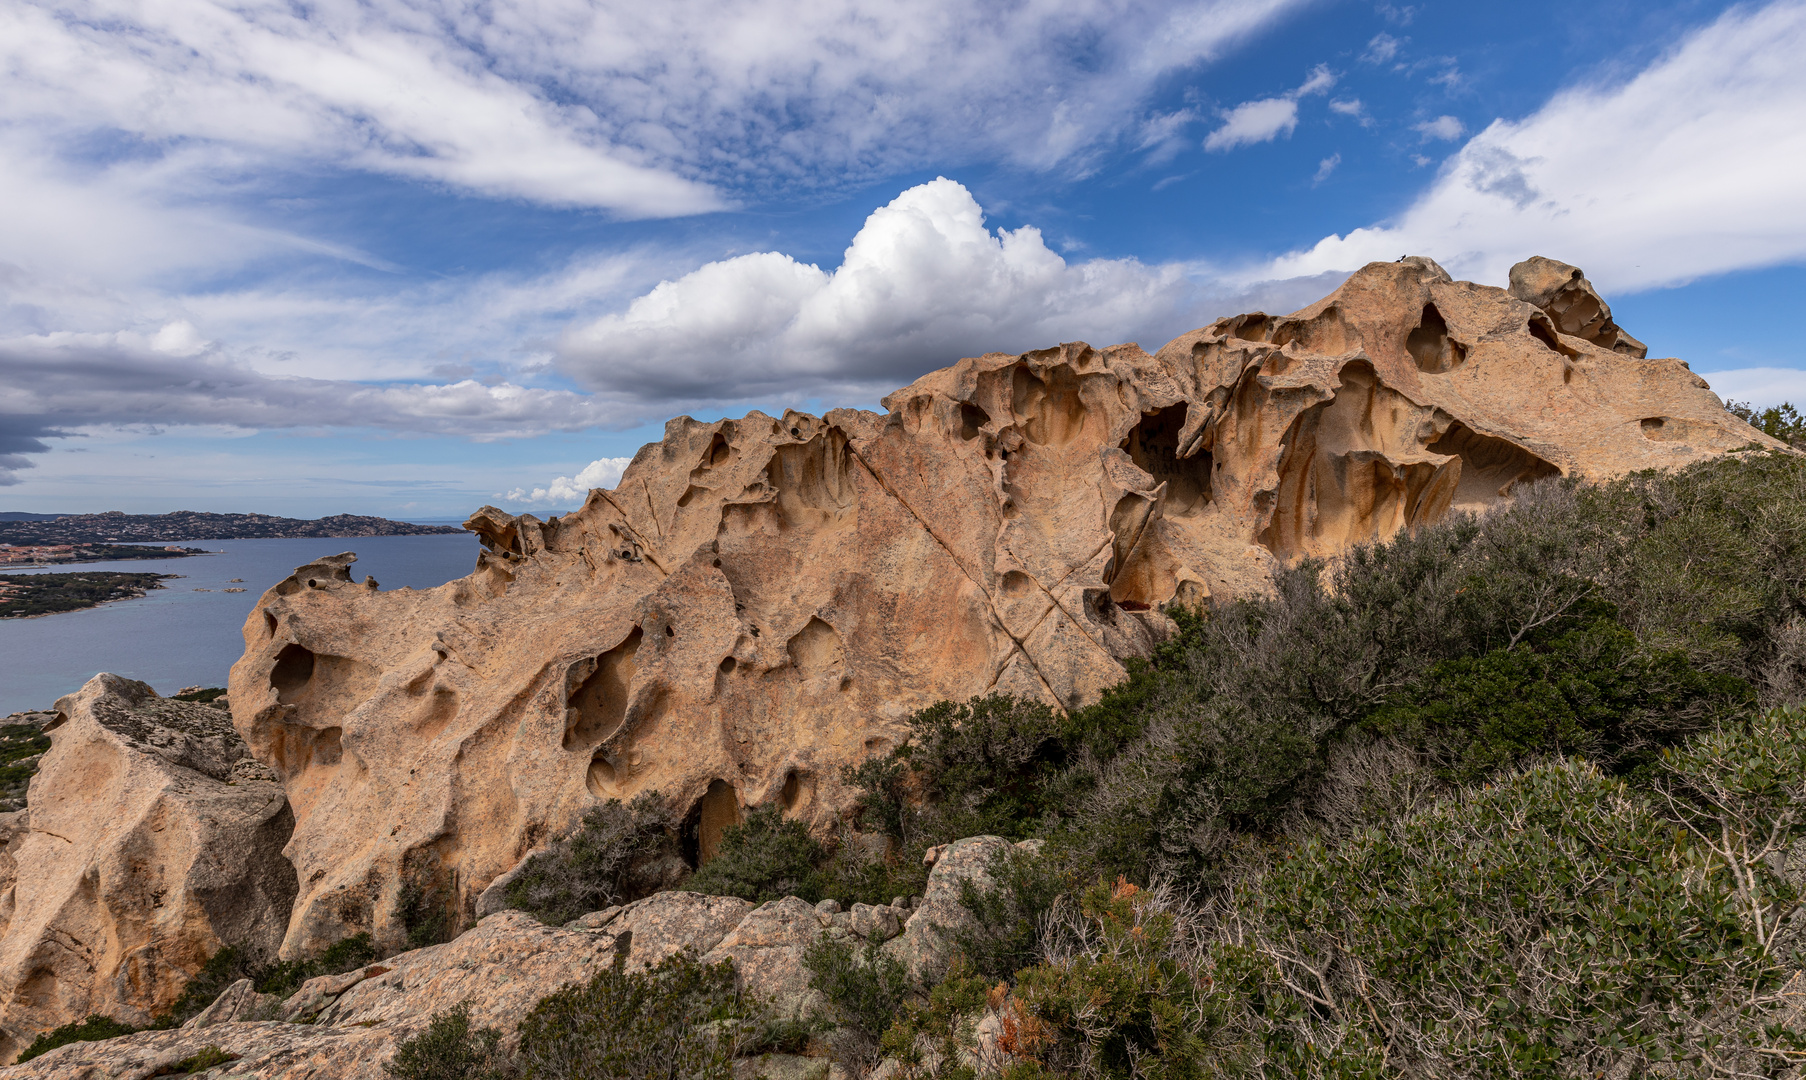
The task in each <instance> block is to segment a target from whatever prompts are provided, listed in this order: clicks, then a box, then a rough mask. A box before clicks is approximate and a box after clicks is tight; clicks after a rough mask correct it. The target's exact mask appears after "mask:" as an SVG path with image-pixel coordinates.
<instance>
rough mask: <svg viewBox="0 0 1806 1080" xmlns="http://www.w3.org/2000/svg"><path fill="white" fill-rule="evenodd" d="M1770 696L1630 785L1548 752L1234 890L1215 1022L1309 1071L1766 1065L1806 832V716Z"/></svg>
mask: <svg viewBox="0 0 1806 1080" xmlns="http://www.w3.org/2000/svg"><path fill="white" fill-rule="evenodd" d="M1803 720H1806V717H1802V716H1801V715H1800V714H1798V713H1782V712H1773V713H1769V714H1765V715H1764V716H1761V717H1758V718H1756V719H1755V720H1754V721H1752V722H1751V723H1749V724H1748V725H1727V726H1726V727H1725V728H1723V729H1721V730H1720V731H1717V732H1714V733H1712V734H1709V735H1705V736H1702V737H1699V738H1697V739H1695V740H1693V741H1692V742H1691V743H1689V744H1688V745H1687V746H1686V747H1684V748H1682V749H1678V750H1674V751H1670V752H1669V753H1667V754H1665V755H1664V756H1663V757H1662V760H1661V764H1660V767H1661V769H1662V772H1663V774H1664V775H1663V778H1662V779H1661V780H1660V781H1659V782H1657V783H1656V784H1655V785H1654V787H1653V789H1646V790H1638V789H1637V788H1634V787H1632V786H1629V785H1627V784H1626V783H1625V782H1624V781H1623V780H1622V779H1618V778H1613V777H1611V776H1608V775H1606V774H1605V773H1604V772H1602V771H1601V770H1600V769H1599V768H1597V767H1596V766H1594V765H1592V764H1589V763H1586V762H1582V761H1575V760H1566V761H1560V762H1552V763H1549V764H1545V765H1539V766H1535V767H1533V768H1531V769H1529V770H1527V771H1525V772H1523V773H1520V774H1518V775H1515V776H1512V777H1510V778H1507V779H1505V780H1502V781H1499V782H1497V783H1494V784H1492V785H1490V786H1488V787H1485V788H1477V789H1469V790H1467V791H1466V792H1464V793H1463V794H1462V795H1461V797H1459V798H1455V799H1450V800H1448V801H1446V802H1444V803H1442V804H1440V805H1438V806H1436V807H1433V808H1431V809H1429V810H1426V811H1424V812H1422V813H1418V814H1415V815H1412V816H1410V817H1409V818H1407V819H1405V820H1402V821H1399V822H1395V823H1390V824H1388V825H1386V826H1383V827H1376V828H1372V829H1368V830H1363V831H1361V832H1359V833H1357V834H1355V835H1353V836H1351V837H1349V838H1347V839H1346V840H1344V841H1342V842H1340V843H1337V844H1333V845H1325V844H1318V843H1311V844H1306V845H1303V846H1301V847H1300V848H1298V849H1297V850H1296V851H1294V852H1292V853H1291V857H1290V858H1287V859H1285V860H1283V861H1282V862H1280V863H1279V864H1277V865H1276V866H1275V868H1274V869H1273V870H1271V871H1270V872H1267V873H1265V874H1261V875H1258V876H1256V877H1254V878H1251V879H1250V880H1248V881H1247V882H1245V883H1243V884H1241V885H1239V886H1238V887H1237V888H1236V889H1234V890H1233V891H1232V892H1231V893H1230V894H1229V896H1228V897H1227V898H1226V900H1225V902H1224V904H1223V913H1224V919H1225V923H1224V932H1223V933H1222V935H1221V939H1220V941H1219V943H1218V946H1217V948H1216V950H1215V962H1216V970H1215V973H1214V974H1215V976H1216V978H1217V979H1218V980H1219V984H1220V985H1223V986H1225V987H1231V986H1232V987H1234V988H1235V993H1236V995H1237V996H1238V997H1239V1000H1240V1003H1241V1004H1240V1008H1239V1010H1238V1012H1237V1013H1236V1014H1235V1015H1234V1016H1233V1017H1230V1018H1229V1021H1228V1025H1227V1028H1228V1029H1233V1030H1228V1029H1226V1030H1225V1031H1224V1032H1223V1033H1221V1034H1222V1035H1223V1037H1225V1038H1229V1037H1230V1036H1234V1038H1233V1039H1230V1041H1232V1042H1239V1043H1241V1046H1240V1049H1241V1050H1242V1051H1243V1052H1244V1053H1245V1054H1246V1055H1247V1056H1248V1058H1249V1060H1251V1061H1253V1062H1255V1063H1259V1064H1262V1065H1263V1066H1264V1067H1267V1068H1277V1069H1282V1070H1286V1071H1296V1072H1299V1073H1304V1074H1308V1075H1313V1076H1325V1077H1356V1076H1372V1075H1377V1074H1378V1073H1379V1072H1380V1071H1383V1070H1389V1069H1404V1070H1406V1071H1408V1072H1411V1073H1415V1074H1420V1075H1438V1076H1475V1077H1493V1076H1497V1077H1506V1076H1521V1075H1543V1076H1575V1077H1580V1076H1598V1075H1605V1076H1642V1075H1683V1074H1684V1075H1715V1074H1726V1075H1730V1074H1745V1075H1766V1074H1767V1072H1768V1070H1769V1069H1770V1068H1771V1066H1778V1065H1780V1063H1782V1062H1786V1061H1789V1060H1793V1061H1798V1060H1802V1059H1806V1039H1803V1038H1802V1036H1801V1033H1800V1032H1798V1031H1796V1030H1793V1029H1791V1028H1789V1027H1787V1026H1786V1025H1785V1024H1782V1023H1779V1021H1781V1020H1782V1019H1783V1018H1784V1012H1783V1008H1782V1007H1783V1005H1784V1004H1785V1002H1786V997H1785V995H1783V993H1782V988H1783V985H1784V984H1785V983H1786V981H1787V979H1788V978H1789V976H1790V975H1791V973H1792V968H1793V959H1792V958H1791V957H1790V956H1786V955H1784V952H1785V950H1784V949H1782V948H1781V942H1780V940H1779V937H1778V935H1779V932H1780V931H1781V930H1782V927H1783V925H1784V924H1785V923H1786V921H1787V919H1788V918H1789V916H1791V914H1792V913H1793V912H1794V911H1795V910H1796V909H1797V907H1798V905H1799V901H1800V895H1799V893H1798V891H1797V889H1796V888H1795V886H1794V885H1793V884H1792V883H1791V882H1790V881H1788V880H1787V878H1786V877H1785V876H1784V875H1782V874H1780V873H1778V872H1777V868H1778V866H1779V865H1780V864H1779V861H1778V860H1780V859H1781V858H1782V856H1783V855H1784V853H1785V852H1786V851H1787V850H1788V849H1789V848H1790V847H1791V845H1792V844H1793V843H1794V842H1795V841H1797V840H1798V839H1799V838H1801V837H1802V836H1806V818H1803V816H1802V815H1803V811H1806V806H1803V805H1802V802H1801V797H1802V794H1806V724H1803V723H1802V721H1803Z"/></svg>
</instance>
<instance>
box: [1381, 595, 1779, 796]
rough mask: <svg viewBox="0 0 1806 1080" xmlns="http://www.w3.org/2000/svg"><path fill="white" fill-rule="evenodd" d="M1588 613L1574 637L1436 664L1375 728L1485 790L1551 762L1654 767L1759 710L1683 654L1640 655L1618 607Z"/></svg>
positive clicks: (1727, 681) (1386, 709) (1538, 639)
mask: <svg viewBox="0 0 1806 1080" xmlns="http://www.w3.org/2000/svg"><path fill="white" fill-rule="evenodd" d="M1585 610H1590V611H1592V612H1595V613H1596V614H1595V615H1594V616H1593V617H1592V618H1591V619H1590V621H1584V622H1580V623H1579V624H1578V625H1573V626H1572V628H1571V629H1563V630H1561V631H1560V632H1558V633H1537V634H1531V635H1527V636H1526V637H1525V638H1524V639H1523V640H1521V641H1520V642H1518V644H1517V645H1516V646H1515V647H1508V648H1501V649H1494V650H1492V651H1490V652H1487V653H1483V654H1481V655H1479V656H1474V657H1461V658H1459V659H1455V660H1444V661H1441V662H1439V663H1436V664H1433V665H1431V667H1430V668H1429V670H1428V671H1426V672H1425V673H1424V675H1423V676H1422V678H1420V679H1419V680H1418V681H1417V682H1416V683H1414V684H1413V685H1412V686H1411V687H1410V689H1408V690H1405V691H1402V692H1401V693H1399V694H1398V695H1396V696H1395V697H1393V698H1392V699H1390V700H1389V701H1387V702H1385V703H1383V704H1382V705H1381V706H1380V707H1379V708H1377V709H1376V710H1374V711H1373V712H1372V713H1371V714H1370V715H1369V716H1368V717H1367V718H1366V722H1367V723H1368V724H1370V725H1371V726H1372V727H1373V728H1374V729H1375V730H1376V731H1379V732H1382V733H1384V734H1386V735H1389V736H1391V737H1393V738H1396V739H1399V740H1402V741H1403V742H1405V743H1407V744H1409V745H1411V746H1413V747H1417V748H1420V749H1423V750H1425V751H1426V752H1428V753H1429V755H1430V756H1431V757H1432V759H1433V760H1435V761H1436V762H1437V763H1438V764H1439V765H1441V766H1442V767H1443V768H1444V769H1446V770H1447V771H1448V773H1449V775H1450V776H1452V777H1453V778H1455V779H1458V780H1461V781H1474V780H1480V779H1484V778H1485V777H1486V776H1488V775H1491V774H1492V773H1493V772H1495V771H1497V770H1499V769H1501V768H1507V767H1510V766H1511V765H1513V764H1515V763H1516V762H1519V761H1522V760H1524V759H1525V758H1527V757H1529V756H1530V755H1532V754H1536V753H1545V752H1546V753H1565V754H1581V755H1584V756H1586V757H1588V758H1591V759H1593V760H1595V761H1598V762H1600V763H1602V764H1608V765H1610V766H1612V767H1613V768H1614V769H1615V770H1616V771H1627V770H1630V769H1634V768H1637V767H1640V766H1646V765H1648V764H1649V763H1650V762H1651V761H1652V760H1653V759H1654V757H1655V755H1656V754H1657V753H1659V751H1660V750H1661V748H1662V747H1663V746H1666V745H1670V744H1672V743H1674V742H1675V741H1676V740H1678V739H1679V738H1680V737H1682V736H1684V735H1686V734H1689V733H1691V732H1694V731H1697V730H1700V729H1701V728H1704V727H1706V726H1708V725H1709V724H1710V723H1711V722H1712V721H1713V720H1714V719H1716V718H1718V717H1721V716H1726V715H1730V714H1733V713H1736V712H1738V711H1742V710H1747V709H1748V708H1749V707H1751V706H1753V705H1754V704H1755V702H1754V700H1753V694H1752V692H1751V690H1750V687H1749V684H1748V683H1746V682H1744V681H1743V680H1742V679H1738V678H1736V677H1734V676H1729V675H1718V674H1712V673H1708V672H1702V671H1700V670H1698V669H1696V668H1694V667H1693V666H1692V665H1691V664H1689V663H1688V661H1687V657H1686V654H1685V653H1683V652H1681V651H1680V650H1678V649H1664V650H1649V649H1644V648H1642V647H1640V646H1639V645H1638V643H1637V639H1636V635H1634V634H1632V633H1631V632H1630V631H1629V630H1628V629H1627V628H1625V626H1624V625H1623V624H1622V623H1620V622H1618V621H1617V619H1616V618H1615V615H1616V612H1615V611H1613V610H1612V609H1611V606H1610V605H1609V604H1606V603H1604V602H1602V601H1591V602H1589V603H1588V604H1587V605H1586V606H1585ZM1577 614H1578V612H1577ZM1563 625H1566V624H1565V623H1564V624H1563Z"/></svg>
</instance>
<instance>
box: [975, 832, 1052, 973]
mask: <svg viewBox="0 0 1806 1080" xmlns="http://www.w3.org/2000/svg"><path fill="white" fill-rule="evenodd" d="M986 870H987V871H988V872H989V874H990V877H991V882H992V884H991V887H990V888H986V889H981V888H979V887H978V886H977V885H974V884H973V883H972V880H971V879H970V878H962V879H961V880H960V883H959V900H960V904H961V906H963V907H964V908H965V909H966V910H967V911H968V912H970V913H971V915H972V921H973V924H974V925H973V926H971V927H970V928H966V929H962V930H960V931H959V932H958V933H956V934H955V941H956V943H957V944H958V946H959V951H960V954H961V955H962V956H964V957H965V959H966V962H967V963H968V964H969V965H970V966H971V968H972V969H973V971H974V973H976V974H977V975H979V976H981V977H983V978H986V979H990V980H991V981H993V982H995V981H998V980H1003V979H1012V978H1014V977H1015V975H1016V972H1018V971H1020V970H1022V969H1023V968H1026V967H1028V966H1030V965H1031V964H1033V963H1035V962H1036V960H1038V959H1039V958H1040V956H1041V953H1042V951H1043V946H1044V945H1045V937H1046V931H1047V927H1048V925H1049V924H1048V917H1049V916H1050V915H1051V914H1052V913H1053V910H1054V907H1055V905H1056V904H1057V903H1059V901H1060V899H1061V898H1062V897H1064V896H1066V895H1068V894H1070V893H1071V892H1073V887H1074V885H1075V880H1074V878H1073V876H1072V874H1071V872H1070V871H1069V870H1067V869H1065V868H1064V867H1063V866H1062V864H1061V863H1060V862H1059V861H1057V860H1055V859H1053V858H1043V857H1041V856H1040V855H1039V854H1038V853H1033V852H1028V851H1023V850H1020V849H1018V848H1016V847H1014V846H1012V847H1007V848H1003V849H1001V850H1000V851H998V852H996V853H995V854H994V855H992V857H991V859H990V862H989V865H988V866H987V867H986Z"/></svg>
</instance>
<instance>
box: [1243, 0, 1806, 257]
mask: <svg viewBox="0 0 1806 1080" xmlns="http://www.w3.org/2000/svg"><path fill="white" fill-rule="evenodd" d="M1803 51H1806V3H1801V2H1800V0H1779V2H1776V3H1771V4H1769V5H1768V6H1766V7H1763V8H1747V7H1738V8H1733V9H1731V10H1730V11H1729V12H1727V13H1726V14H1724V15H1723V16H1721V17H1720V18H1719V19H1718V20H1717V21H1715V22H1714V23H1712V24H1711V25H1709V26H1707V27H1705V28H1704V29H1701V30H1699V31H1696V32H1694V33H1693V34H1691V35H1689V36H1688V37H1687V38H1685V39H1684V40H1682V41H1681V42H1679V43H1677V44H1676V45H1675V46H1674V47H1673V48H1672V49H1671V50H1670V51H1669V52H1668V53H1667V54H1666V55H1664V56H1662V57H1660V58H1659V59H1658V60H1656V61H1655V62H1654V63H1652V64H1651V65H1650V66H1649V67H1647V68H1646V69H1644V70H1643V71H1642V72H1640V73H1638V74H1636V75H1635V76H1633V77H1631V78H1628V79H1625V80H1623V81H1620V82H1611V83H1599V84H1587V85H1580V86H1576V87H1574V88H1572V89H1569V90H1567V91H1564V92H1562V93H1560V94H1557V95H1556V96H1555V97H1554V98H1552V99H1551V100H1550V101H1549V102H1548V104H1546V105H1544V106H1543V107H1542V108H1541V109H1539V110H1537V111H1536V112H1535V113H1533V114H1531V115H1530V116H1527V117H1525V118H1523V119H1522V120H1497V121H1494V122H1493V123H1492V124H1491V125H1489V126H1488V127H1487V128H1486V129H1485V130H1483V131H1481V132H1479V133H1478V134H1476V135H1475V136H1474V137H1473V138H1472V139H1470V140H1469V141H1468V142H1467V143H1466V145H1464V146H1463V147H1462V148H1461V149H1460V150H1459V151H1458V152H1457V153H1456V154H1455V155H1454V156H1453V157H1451V158H1450V159H1449V160H1448V161H1447V162H1446V163H1445V164H1444V165H1443V167H1442V170H1441V172H1440V174H1439V175H1438V176H1437V178H1436V180H1435V181H1434V182H1433V183H1432V184H1431V185H1430V187H1429V188H1428V189H1427V190H1426V191H1425V192H1424V193H1423V194H1422V195H1420V196H1419V197H1418V198H1417V200H1416V201H1415V202H1414V203H1412V205H1411V206H1410V207H1409V208H1408V209H1407V210H1405V211H1404V212H1403V213H1402V214H1400V215H1399V216H1398V217H1397V218H1396V219H1394V220H1392V221H1389V222H1383V223H1380V224H1376V225H1372V226H1369V227H1366V228H1360V229H1355V230H1353V231H1351V232H1349V233H1347V234H1344V235H1336V236H1329V237H1325V238H1324V239H1323V240H1322V241H1320V242H1319V243H1317V244H1316V245H1314V246H1313V247H1311V248H1309V249H1306V250H1303V251H1298V252H1294V253H1292V254H1289V255H1286V256H1284V257H1282V258H1279V259H1277V260H1274V261H1273V262H1272V263H1270V264H1268V265H1266V266H1263V267H1262V268H1261V270H1260V271H1259V272H1260V273H1261V274H1262V275H1263V276H1273V277H1286V276H1290V275H1294V274H1309V273H1322V272H1326V271H1330V270H1352V269H1356V268H1358V267H1360V266H1361V265H1362V264H1364V263H1367V262H1369V261H1373V260H1383V259H1396V258H1397V257H1398V256H1399V255H1400V254H1401V253H1406V252H1409V253H1412V254H1425V255H1431V256H1433V257H1435V258H1437V259H1438V260H1440V261H1442V262H1443V264H1444V265H1445V266H1447V267H1448V268H1449V270H1450V271H1451V272H1453V273H1456V274H1458V275H1461V276H1467V277H1471V278H1473V279H1475V280H1479V281H1494V282H1503V281H1504V278H1505V273H1506V271H1507V269H1508V268H1509V267H1510V266H1511V264H1512V263H1514V262H1516V261H1518V260H1519V259H1522V258H1524V257H1526V256H1528V255H1532V254H1543V255H1549V256H1553V257H1556V258H1560V259H1564V260H1566V261H1568V262H1572V263H1575V264H1576V265H1579V266H1583V267H1585V268H1586V270H1587V273H1588V275H1589V276H1590V277H1591V278H1593V280H1594V281H1596V282H1598V283H1600V284H1601V286H1602V287H1604V288H1606V289H1608V290H1627V289H1640V288H1649V287H1653V286H1659V285H1666V284H1673V283H1677V282H1682V281H1686V280H1689V279H1691V278H1694V277H1699V276H1704V275H1708V274H1713V273H1718V272H1722V271H1727V270H1734V269H1746V268H1754V267H1761V266H1769V265H1775V264H1778V263H1783V262H1788V261H1794V260H1799V259H1803V258H1806V200H1802V199H1801V198H1800V197H1799V183H1798V179H1797V178H1798V176H1799V175H1800V173H1801V172H1802V170H1806V124H1803V123H1802V122H1801V119H1800V118H1801V117H1802V116H1806V68H1802V67H1801V66H1800V64H1799V63H1798V57H1799V56H1800V55H1801V53H1802V52H1803ZM1442 123H1443V121H1442V119H1441V118H1439V119H1438V120H1435V121H1431V122H1430V127H1428V128H1420V131H1421V132H1422V133H1423V134H1424V135H1425V136H1427V137H1441V136H1442V135H1443V134H1444V133H1445V132H1446V131H1451V130H1453V128H1454V125H1445V126H1442V127H1438V126H1436V125H1441V124H1442ZM1714 148H1727V151H1726V152H1725V153H1721V152H1718V151H1717V150H1715V149H1714ZM1728 148H1735V153H1734V155H1732V157H1731V158H1727V153H1728V152H1729V151H1728ZM1733 159H1734V161H1735V164H1734V165H1730V164H1728V161H1730V160H1733Z"/></svg>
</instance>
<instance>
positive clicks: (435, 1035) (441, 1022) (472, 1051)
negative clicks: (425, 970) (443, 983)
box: [383, 1002, 515, 1080]
mask: <svg viewBox="0 0 1806 1080" xmlns="http://www.w3.org/2000/svg"><path fill="white" fill-rule="evenodd" d="M501 1041H502V1033H501V1032H500V1031H497V1030H496V1029H495V1028H475V1027H472V1026H471V1024H470V1003H469V1002H461V1003H459V1004H458V1005H456V1006H454V1007H453V1008H450V1009H447V1010H446V1011H444V1012H441V1013H436V1014H434V1015H433V1018H432V1020H431V1021H430V1022H429V1023H428V1024H427V1027H426V1030H425V1031H422V1032H421V1033H420V1034H418V1035H415V1036H414V1037H413V1038H410V1039H407V1040H404V1041H403V1042H402V1043H401V1045H399V1046H397V1047H396V1048H395V1055H394V1056H393V1057H391V1058H390V1059H389V1060H388V1061H387V1062H385V1063H384V1065H383V1069H384V1071H386V1072H387V1073H388V1074H389V1075H390V1076H394V1077H398V1078H400V1080H504V1078H507V1077H512V1076H513V1075H515V1072H514V1070H513V1068H512V1067H510V1065H509V1063H508V1062H507V1060H506V1058H505V1055H504V1054H503V1053H502V1051H501Z"/></svg>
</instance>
